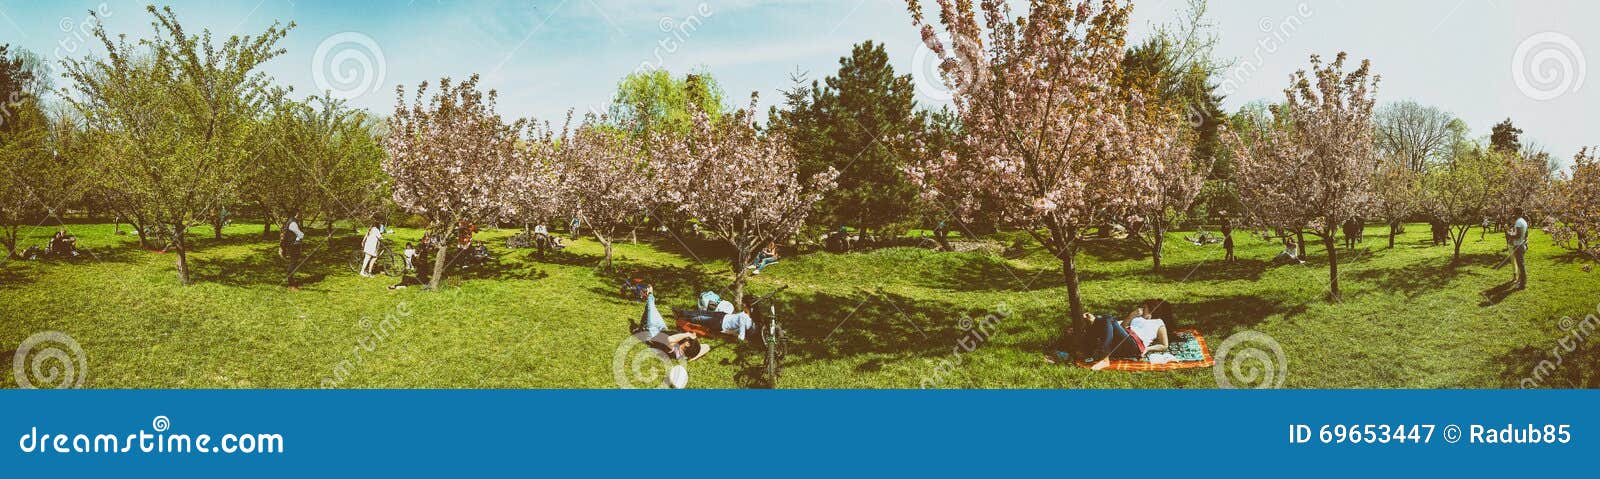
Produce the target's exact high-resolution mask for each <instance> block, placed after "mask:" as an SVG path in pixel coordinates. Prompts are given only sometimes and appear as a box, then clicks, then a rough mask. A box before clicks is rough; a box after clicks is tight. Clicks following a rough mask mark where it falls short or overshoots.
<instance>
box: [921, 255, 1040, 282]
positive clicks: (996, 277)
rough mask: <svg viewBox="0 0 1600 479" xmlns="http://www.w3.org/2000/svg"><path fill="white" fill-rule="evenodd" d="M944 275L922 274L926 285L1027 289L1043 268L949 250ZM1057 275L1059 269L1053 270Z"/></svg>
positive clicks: (1000, 258) (990, 256) (996, 257)
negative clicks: (1035, 268)
mask: <svg viewBox="0 0 1600 479" xmlns="http://www.w3.org/2000/svg"><path fill="white" fill-rule="evenodd" d="M950 254H951V255H952V256H950V257H947V258H946V259H947V260H948V264H947V265H946V266H944V267H943V268H941V269H942V270H943V271H944V272H943V274H936V275H933V276H928V277H925V278H924V280H925V281H923V283H924V284H925V285H926V286H929V287H933V288H940V289H950V290H954V291H1026V290H1028V289H1031V288H1030V285H1029V283H1030V282H1031V281H1032V280H1033V279H1034V278H1037V277H1038V276H1040V275H1042V274H1048V273H1045V272H1044V271H1036V270H1028V269H1024V268H1019V267H1017V266H1015V265H1012V264H1011V263H1009V262H1008V261H1006V259H1004V258H1002V257H998V256H993V255H986V254H977V253H950ZM1056 271H1057V273H1055V274H1056V277H1057V278H1059V277H1060V272H1059V271H1060V270H1059V269H1057V270H1056Z"/></svg>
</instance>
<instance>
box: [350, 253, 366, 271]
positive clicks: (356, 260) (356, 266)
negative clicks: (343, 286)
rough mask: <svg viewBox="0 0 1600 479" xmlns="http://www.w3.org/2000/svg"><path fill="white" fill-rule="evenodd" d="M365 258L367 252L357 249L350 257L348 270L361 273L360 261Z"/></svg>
mask: <svg viewBox="0 0 1600 479" xmlns="http://www.w3.org/2000/svg"><path fill="white" fill-rule="evenodd" d="M366 260H367V254H366V253H362V252H360V251H357V252H356V254H355V255H354V256H351V257H350V272H351V273H355V274H361V263H363V262H365V261H366Z"/></svg>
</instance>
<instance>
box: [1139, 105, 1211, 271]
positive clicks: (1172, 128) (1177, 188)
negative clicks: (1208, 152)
mask: <svg viewBox="0 0 1600 479" xmlns="http://www.w3.org/2000/svg"><path fill="white" fill-rule="evenodd" d="M1132 118H1133V120H1132V121H1129V123H1128V124H1129V127H1130V129H1131V130H1132V131H1133V132H1134V134H1135V136H1136V137H1138V138H1140V139H1141V140H1140V142H1141V143H1142V144H1143V146H1145V148H1141V149H1139V150H1137V151H1140V152H1143V153H1144V154H1149V155H1153V156H1152V157H1150V158H1146V159H1144V161H1148V162H1149V164H1150V166H1151V167H1152V168H1153V170H1152V171H1151V174H1152V175H1154V176H1155V178H1156V183H1155V187H1154V188H1153V189H1151V190H1150V191H1148V192H1144V193H1145V194H1141V195H1139V196H1138V197H1137V200H1138V201H1137V203H1135V206H1134V209H1133V211H1134V212H1135V213H1136V214H1137V215H1138V218H1137V219H1136V221H1138V222H1139V223H1140V224H1142V225H1143V226H1144V230H1145V233H1146V234H1140V235H1138V237H1139V238H1140V240H1141V241H1143V242H1144V243H1145V246H1146V247H1147V248H1149V249H1150V258H1151V261H1152V263H1151V268H1152V269H1153V270H1155V271H1161V254H1162V250H1163V248H1164V245H1165V243H1166V236H1167V230H1168V229H1169V228H1170V227H1171V226H1172V224H1174V223H1176V222H1177V221H1179V220H1181V219H1182V217H1183V216H1184V214H1185V212H1187V211H1188V210H1189V207H1190V206H1192V205H1194V201H1195V199H1196V198H1198V197H1199V196H1200V189H1201V187H1203V186H1205V182H1206V175H1207V174H1208V173H1210V172H1211V163H1210V161H1208V160H1209V159H1207V160H1200V161H1196V159H1195V157H1194V154H1193V153H1194V144H1195V132H1194V131H1193V130H1192V129H1186V128H1185V127H1184V123H1183V121H1182V120H1181V119H1180V118H1179V117H1178V116H1177V115H1176V114H1175V113H1173V112H1171V111H1170V110H1167V109H1165V108H1151V111H1149V112H1146V113H1144V114H1140V115H1134V116H1133V117H1132Z"/></svg>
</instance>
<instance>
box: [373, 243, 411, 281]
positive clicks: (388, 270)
mask: <svg viewBox="0 0 1600 479" xmlns="http://www.w3.org/2000/svg"><path fill="white" fill-rule="evenodd" d="M379 261H380V262H379V264H380V265H382V267H383V274H384V275H385V276H388V277H391V278H398V277H400V276H401V275H404V274H405V273H406V260H405V258H402V257H400V255H397V254H394V252H393V251H389V250H384V251H383V256H381V257H379Z"/></svg>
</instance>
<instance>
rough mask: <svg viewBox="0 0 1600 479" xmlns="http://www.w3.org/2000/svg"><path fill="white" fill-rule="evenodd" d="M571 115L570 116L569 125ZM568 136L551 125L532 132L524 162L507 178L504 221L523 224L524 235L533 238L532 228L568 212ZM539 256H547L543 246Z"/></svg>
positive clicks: (529, 136) (526, 144)
mask: <svg viewBox="0 0 1600 479" xmlns="http://www.w3.org/2000/svg"><path fill="white" fill-rule="evenodd" d="M570 121H571V114H570V113H568V124H570ZM566 137H567V132H566V130H565V129H563V131H562V132H561V133H560V134H559V135H558V134H557V133H556V132H555V131H553V130H551V129H550V127H549V125H545V126H543V127H539V128H534V129H533V130H532V131H530V132H529V135H528V137H527V140H526V142H525V146H524V148H526V154H523V155H520V158H521V159H522V161H521V162H520V163H518V164H517V165H516V167H515V170H513V172H512V174H511V177H510V178H507V181H508V183H509V184H510V191H509V192H508V198H507V201H506V204H505V205H504V209H503V211H502V212H501V219H502V220H506V221H511V222H516V223H522V225H523V230H524V233H525V234H529V235H530V239H531V235H532V231H531V228H530V226H529V225H532V224H545V222H547V221H549V220H550V219H551V218H555V217H557V216H560V215H562V214H564V213H565V212H567V211H568V210H569V209H568V207H567V201H566V196H567V195H566V194H565V193H564V191H563V190H562V186H563V185H562V183H561V177H562V169H561V161H560V160H561V159H560V156H559V155H560V154H561V147H562V142H563V141H562V140H564V139H565V138H566ZM539 252H540V254H543V253H544V249H543V247H542V246H541V247H540V250H539Z"/></svg>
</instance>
